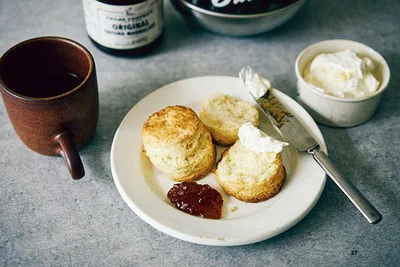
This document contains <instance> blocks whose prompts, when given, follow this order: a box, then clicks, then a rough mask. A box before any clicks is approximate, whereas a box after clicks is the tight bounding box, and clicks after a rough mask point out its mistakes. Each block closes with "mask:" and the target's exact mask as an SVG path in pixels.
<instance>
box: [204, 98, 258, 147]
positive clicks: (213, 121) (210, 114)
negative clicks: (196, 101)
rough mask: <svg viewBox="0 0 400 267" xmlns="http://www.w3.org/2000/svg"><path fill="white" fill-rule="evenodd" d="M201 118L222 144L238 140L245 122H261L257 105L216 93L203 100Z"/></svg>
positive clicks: (255, 124) (254, 123)
mask: <svg viewBox="0 0 400 267" xmlns="http://www.w3.org/2000/svg"><path fill="white" fill-rule="evenodd" d="M200 119H201V121H202V122H203V123H204V125H205V126H206V127H207V128H208V129H209V130H210V132H211V135H212V137H213V139H214V141H215V142H216V143H217V144H219V145H222V146H228V145H232V144H233V143H235V142H236V140H237V139H238V131H239V128H240V126H241V125H242V124H243V123H245V122H251V123H252V124H253V125H254V126H258V124H259V114H258V110H257V108H256V107H255V105H253V104H251V103H248V102H245V101H240V100H238V99H236V98H234V97H232V96H229V95H224V94H216V95H214V96H212V97H210V98H208V99H206V100H205V101H204V102H203V104H202V106H201V109H200Z"/></svg>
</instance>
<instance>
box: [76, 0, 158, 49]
mask: <svg viewBox="0 0 400 267" xmlns="http://www.w3.org/2000/svg"><path fill="white" fill-rule="evenodd" d="M83 11H84V14H85V22H86V31H87V33H88V35H89V36H90V37H91V38H92V39H93V40H94V41H96V42H97V43H99V44H101V45H103V46H105V47H108V48H113V49H134V48H139V47H142V46H145V45H147V44H149V43H151V42H152V41H154V40H155V39H156V38H157V37H158V36H159V35H160V34H161V32H162V28H163V25H162V23H163V19H162V16H163V14H162V0H148V1H144V2H142V3H139V4H134V5H123V6H117V5H109V4H105V3H101V2H98V1H96V0H83Z"/></svg>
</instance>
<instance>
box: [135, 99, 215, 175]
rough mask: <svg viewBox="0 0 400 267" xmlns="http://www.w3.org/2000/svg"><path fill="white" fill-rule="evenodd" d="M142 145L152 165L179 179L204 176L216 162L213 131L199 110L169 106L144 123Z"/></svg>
mask: <svg viewBox="0 0 400 267" xmlns="http://www.w3.org/2000/svg"><path fill="white" fill-rule="evenodd" d="M142 139H143V146H144V149H145V151H146V154H147V156H148V157H149V159H150V161H151V162H152V163H153V165H154V166H155V167H156V168H157V169H159V170H160V171H161V172H163V173H165V174H166V175H168V176H169V177H171V178H172V179H173V180H175V181H178V182H184V181H192V180H196V179H199V178H201V177H203V176H205V175H206V174H207V173H208V172H209V171H210V170H211V168H212V167H213V165H214V162H215V147H214V144H213V143H212V138H211V134H210V132H209V131H208V130H207V128H206V127H205V126H204V125H203V123H202V122H201V121H200V119H199V117H198V116H197V114H196V112H194V111H193V110H192V109H191V108H188V107H184V106H169V107H166V108H165V109H162V110H160V111H158V112H155V113H153V114H152V115H151V116H150V117H149V118H148V119H147V120H146V121H145V123H144V124H143V128H142Z"/></svg>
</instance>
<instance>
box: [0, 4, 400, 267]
mask: <svg viewBox="0 0 400 267" xmlns="http://www.w3.org/2000/svg"><path fill="white" fill-rule="evenodd" d="M399 14H400V2H399V1H398V0H392V1H390V0H382V1H364V0H354V1H329V0H320V1H317V0H312V1H309V2H308V3H307V4H306V5H305V6H304V8H303V9H302V10H301V12H300V13H299V14H298V15H297V16H296V17H294V18H293V19H292V20H291V21H290V22H288V23H287V24H285V25H284V26H282V27H280V28H279V29H277V30H274V31H272V32H269V33H266V34H263V35H260V36H257V37H251V38H230V37H223V36H218V35H214V34H211V33H208V32H206V31H204V30H202V29H199V28H197V27H194V26H188V25H186V24H185V23H184V21H182V19H181V18H180V16H179V15H178V14H177V13H176V12H175V10H173V8H172V7H171V5H170V3H169V1H166V3H165V22H166V27H165V39H164V41H163V43H162V45H161V46H160V47H159V49H158V50H157V51H156V52H155V53H153V54H151V55H150V56H148V57H145V58H141V59H123V58H116V57H112V56H110V55H106V54H104V53H102V52H100V51H99V50H97V49H96V48H95V47H94V46H93V45H92V44H91V42H90V41H89V39H88V37H87V36H86V32H85V29H84V21H83V14H82V7H81V1H80V0H69V1H64V0H29V1H26V0H12V1H11V0H0V25H1V26H0V53H1V54H2V53H3V52H4V51H6V50H7V48H9V47H10V46H12V45H13V44H15V43H17V42H20V41H22V40H24V39H27V38H31V37H36V36H40V35H61V36H65V37H69V38H72V39H75V40H77V41H78V42H80V43H82V44H83V45H85V46H86V47H87V48H88V49H89V50H90V51H91V52H92V53H93V55H94V57H95V60H96V63H97V71H98V80H99V90H100V122H99V124H98V128H97V131H96V134H95V136H94V138H93V140H92V141H91V142H90V143H89V145H87V146H86V147H85V148H84V149H82V150H81V152H80V154H81V156H82V159H83V162H84V164H85V167H86V177H85V178H84V179H82V180H81V181H73V180H72V179H71V178H69V176H68V174H67V172H66V169H65V166H64V165H63V162H62V159H61V158H52V157H45V156H41V155H38V154H36V153H34V152H31V151H30V150H28V149H27V148H26V147H25V146H24V145H23V144H22V143H21V142H20V141H19V139H18V138H17V136H16V135H15V133H14V131H13V129H12V127H11V124H10V122H9V120H8V117H7V114H6V112H5V110H4V106H3V104H2V103H1V104H0V125H1V126H0V179H1V185H0V265H1V266H189V265H191V266H400V256H399V248H400V227H399V225H400V206H399V203H400V190H399V188H400V185H399V167H398V166H399V162H400V156H399V152H400V112H399V109H400V108H399V101H400V90H399V86H398V85H399V84H400V78H399V73H400V52H399V50H400V20H399ZM331 38H344V39H352V40H355V41H359V42H363V43H365V44H367V45H369V46H371V47H373V48H375V49H376V50H377V51H379V52H380V53H381V54H382V55H383V56H384V57H385V58H386V60H387V61H388V63H389V65H390V68H391V73H392V80H391V83H390V86H389V88H388V90H387V91H386V92H385V93H384V95H383V97H382V100H381V104H380V105H379V107H378V110H377V111H376V113H375V115H374V116H373V117H372V119H371V120H369V121H368V122H367V123H364V124H363V125H360V126H357V127H353V128H347V129H337V128H330V127H326V126H323V125H321V126H320V129H321V131H322V133H323V135H324V137H325V140H326V143H327V146H328V149H329V152H330V157H331V158H332V160H333V161H334V162H336V163H337V165H338V167H339V168H340V169H341V170H342V172H343V173H344V175H345V176H346V177H348V178H349V179H350V180H351V181H352V182H353V183H354V184H355V185H356V186H357V187H358V188H359V189H360V190H361V191H362V192H363V193H364V194H365V196H366V197H367V198H368V199H369V200H370V201H371V202H372V203H373V204H374V205H375V206H376V207H377V209H378V210H379V211H380V212H381V213H382V214H383V217H384V219H383V221H382V222H381V223H380V224H378V225H369V224H368V223H367V222H366V221H365V220H364V218H363V217H362V216H361V215H360V214H359V213H358V212H357V211H356V209H355V208H354V207H353V206H352V204H351V203H350V202H349V201H348V200H347V199H346V198H345V197H344V195H343V194H342V192H341V191H340V190H339V189H338V188H337V187H336V186H335V185H334V184H333V182H331V181H330V180H328V181H327V184H326V187H325V190H324V192H323V194H322V196H321V198H320V200H319V202H318V203H317V205H316V206H315V208H314V209H313V210H312V211H311V212H310V213H309V215H307V216H306V218H304V219H303V220H302V221H301V222H300V223H298V224H297V225H295V226H294V227H292V228H291V229H289V230H288V231H286V232H284V233H282V234H280V235H279V236H277V237H274V238H272V239H269V240H266V241H264V242H260V243H257V244H253V245H246V246H238V247H208V246H201V245H196V244H191V243H187V242H184V241H181V240H178V239H175V238H172V237H170V236H168V235H165V234H163V233H161V232H159V231H158V230H156V229H154V228H152V227H151V226H149V225H147V224H146V223H145V222H143V221H142V220H141V219H140V218H139V217H137V216H136V215H135V213H133V212H132V211H131V210H130V209H129V207H128V206H127V205H126V204H125V203H124V201H123V199H122V198H121V197H120V195H119V194H118V192H117V190H116V188H115V185H114V183H113V180H112V176H111V171H110V164H109V160H110V148H111V142H112V138H113V136H114V133H115V131H116V129H117V127H118V125H119V123H120V122H121V120H122V118H123V117H124V116H125V114H126V113H127V112H128V111H129V110H130V108H131V107H132V106H133V105H135V104H136V103H137V102H138V101H139V100H140V99H142V98H143V97H144V96H145V95H147V94H148V93H150V92H152V91H153V90H155V89H157V88H159V87H161V86H163V85H165V84H168V83H171V82H173V81H176V80H180V79H184V78H189V77H194V76H202V75H230V76H236V75H237V72H238V70H239V69H240V68H242V67H243V66H245V65H247V64H250V65H252V66H253V67H254V68H255V69H257V70H259V71H260V72H262V73H265V74H267V75H268V77H269V78H270V80H271V81H272V82H273V84H275V85H276V87H277V88H279V89H280V90H282V91H283V92H285V93H286V94H288V95H289V96H291V97H296V90H295V74H294V68H293V66H294V62H295V58H296V56H297V54H298V53H299V52H300V51H301V50H302V49H303V48H305V47H306V46H308V45H309V44H312V43H314V42H318V41H321V40H325V39H331ZM352 251H357V253H356V255H352ZM353 254H355V253H354V252H353Z"/></svg>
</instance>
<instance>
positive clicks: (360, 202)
mask: <svg viewBox="0 0 400 267" xmlns="http://www.w3.org/2000/svg"><path fill="white" fill-rule="evenodd" d="M239 78H240V80H241V81H242V82H243V84H244V86H245V88H246V89H247V90H248V91H249V93H250V95H251V96H252V97H253V98H254V100H255V101H256V102H257V104H258V105H259V106H260V108H261V109H262V110H263V111H264V113H265V114H266V115H267V117H268V118H269V119H270V121H271V122H272V123H273V124H274V125H275V126H276V127H277V128H278V129H279V130H280V132H281V133H282V135H283V136H284V137H285V138H286V139H287V141H289V143H291V144H292V145H294V146H295V147H296V148H297V149H298V150H300V151H302V152H305V153H308V154H310V155H311V156H312V157H313V158H314V160H315V161H316V162H317V163H318V164H319V165H320V166H321V168H322V169H323V170H324V171H325V173H326V174H327V175H328V176H329V177H330V178H331V179H332V180H333V181H334V182H335V183H336V185H337V186H338V187H339V188H340V189H341V190H342V191H343V193H344V194H345V195H346V196H347V197H348V198H349V199H350V201H351V202H352V203H353V204H354V205H355V206H356V207H357V209H358V210H359V211H360V212H361V213H362V215H363V216H364V217H365V218H366V219H367V220H368V222H369V223H378V222H380V221H381V220H382V215H381V214H380V213H379V212H378V211H377V210H376V209H375V207H374V206H373V205H372V204H371V203H370V202H369V201H368V200H367V199H366V198H365V197H364V196H363V195H362V194H361V192H360V191H358V189H357V188H356V187H355V186H354V185H353V184H352V183H351V182H350V181H349V180H347V179H346V178H345V177H343V176H342V174H341V173H340V171H339V170H338V169H337V168H336V166H335V165H334V164H333V162H332V161H331V160H330V159H329V158H328V156H327V155H326V154H325V153H324V152H323V151H321V150H320V147H319V144H318V143H317V141H315V139H314V138H313V137H312V136H311V134H310V133H309V132H308V131H307V130H306V129H305V128H304V126H303V125H302V124H301V123H300V122H299V121H298V120H297V118H296V117H295V116H294V115H293V114H291V113H290V111H289V110H288V109H287V108H286V107H285V106H284V105H283V104H281V103H280V102H279V100H278V99H277V98H276V97H275V96H274V93H273V90H274V89H273V88H272V86H271V84H270V82H269V81H268V80H267V79H265V78H264V77H262V76H260V75H259V74H258V73H256V72H255V71H254V70H253V69H252V68H251V67H246V68H243V69H242V70H241V71H240V72H239Z"/></svg>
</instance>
